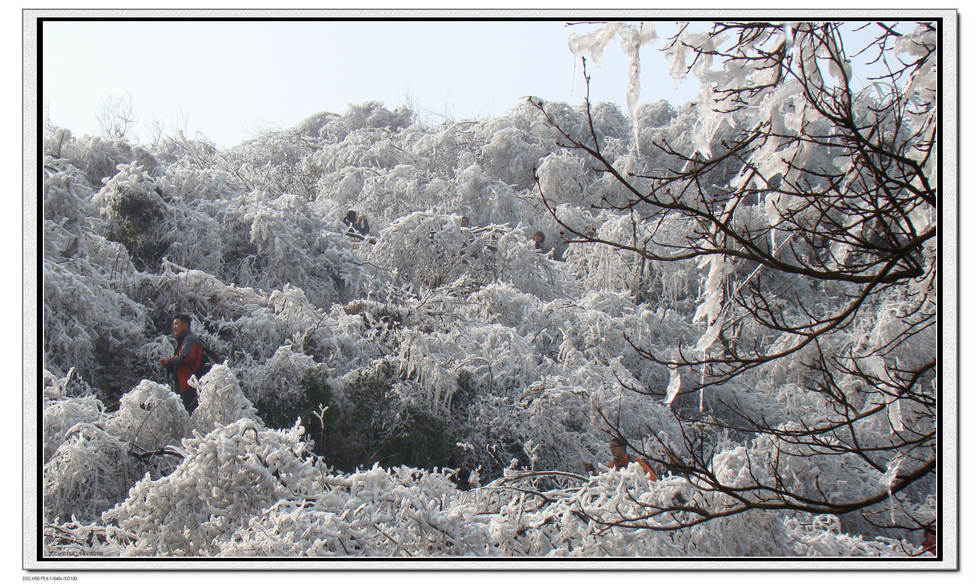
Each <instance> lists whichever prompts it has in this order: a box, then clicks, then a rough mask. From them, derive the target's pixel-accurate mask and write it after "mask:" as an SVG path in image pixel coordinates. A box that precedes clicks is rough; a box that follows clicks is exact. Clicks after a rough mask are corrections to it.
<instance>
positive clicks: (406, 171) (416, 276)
mask: <svg viewBox="0 0 980 588" xmlns="http://www.w3.org/2000/svg"><path fill="white" fill-rule="evenodd" d="M719 26H720V25H719ZM603 30H604V31H605V32H606V33H608V34H607V35H606V36H605V37H603V36H601V35H596V36H594V37H589V38H585V37H581V38H578V39H577V45H576V44H574V43H573V48H574V47H577V48H578V50H580V51H582V52H583V53H585V54H588V53H589V51H593V52H594V51H596V50H597V49H598V48H599V46H600V44H601V43H604V42H608V40H609V39H610V38H612V37H613V36H614V35H620V36H621V37H624V38H631V39H633V42H636V43H638V42H646V41H652V38H649V39H648V38H644V37H642V36H641V37H630V35H631V34H632V33H631V31H632V30H633V29H630V28H629V27H626V26H625V25H624V26H623V27H619V28H608V29H603ZM735 32H736V31H735V30H734V28H732V29H729V28H726V27H721V26H720V28H719V29H718V30H716V31H714V32H713V33H712V35H708V34H701V33H697V34H695V33H682V34H681V35H680V36H679V37H677V39H682V40H683V41H684V42H683V43H682V44H677V42H676V40H675V44H674V45H673V46H672V48H671V49H670V50H671V51H672V53H671V55H673V57H674V58H675V59H676V62H675V66H676V67H675V71H676V73H677V74H678V75H684V74H685V72H686V74H687V75H692V76H699V79H701V80H702V81H703V83H704V84H705V87H706V88H707V87H709V86H708V84H710V85H712V86H714V87H715V92H716V95H715V97H714V98H712V97H711V93H710V92H708V93H707V94H706V98H705V99H704V100H703V101H702V102H700V103H697V104H691V105H687V106H684V107H675V106H672V105H670V104H668V103H666V102H664V101H661V102H659V103H655V104H637V105H633V104H632V103H631V105H630V106H631V109H632V111H631V112H625V113H624V112H621V111H620V110H619V109H618V108H617V107H616V106H614V105H611V104H588V103H583V104H581V105H577V106H569V105H566V104H560V103H542V102H540V101H539V100H537V99H534V98H530V99H528V100H527V101H526V102H523V103H521V104H517V105H515V107H514V108H513V109H512V110H511V111H510V112H509V113H507V114H506V115H505V116H501V117H499V118H491V119H486V120H459V121H446V122H444V123H442V124H437V125H433V124H422V123H420V122H419V121H418V120H417V117H416V116H415V114H414V113H413V112H411V111H410V110H408V109H406V108H390V107H385V106H383V105H381V104H378V103H367V104H360V105H353V106H351V107H350V108H349V109H348V110H347V111H346V112H343V113H327V112H324V113H318V114H314V115H312V116H310V117H308V118H307V119H305V120H303V121H302V122H300V123H299V124H297V125H296V126H294V127H292V128H289V129H285V130H281V131H275V132H269V133H266V134H263V135H261V136H258V137H255V138H253V139H251V140H248V141H245V142H243V143H242V144H240V145H237V146H235V147H233V148H230V149H224V150H221V149H217V148H216V147H215V146H214V145H212V144H211V143H209V142H208V141H207V140H206V139H203V138H189V137H186V136H184V135H183V134H178V135H177V136H175V137H164V138H161V139H160V140H159V141H157V142H155V143H153V144H149V145H137V144H132V143H130V142H127V141H126V140H112V141H111V140H106V139H101V138H97V137H91V136H82V137H78V136H74V135H73V134H72V133H71V132H70V131H69V130H67V129H60V128H56V127H49V128H48V129H47V131H46V133H45V136H44V155H43V194H42V199H41V207H42V210H41V213H42V214H41V218H42V222H43V233H42V234H43V324H42V328H43V336H42V346H43V356H44V365H43V373H44V378H43V380H44V384H43V404H42V407H41V408H42V410H43V423H42V424H41V426H40V427H39V430H40V431H41V434H42V435H43V439H42V443H43V455H42V456H41V460H42V462H43V463H42V467H43V480H44V487H43V496H41V497H40V498H42V499H43V516H44V528H43V536H44V545H43V549H44V553H45V554H46V555H50V556H56V557H60V556H69V557H70V556H91V555H96V556H117V555H123V556H209V557H263V556H265V557H269V556H354V555H364V556H382V557H405V556H408V557H412V556H440V555H452V556H469V557H479V556H507V557H513V556H532V557H537V556H593V557H603V556H642V557H681V556H877V557H882V556H883V557H911V556H925V557H931V556H932V554H931V553H929V552H928V551H924V550H923V549H922V547H921V545H920V544H921V537H922V530H923V529H924V528H926V527H928V526H931V525H935V524H936V517H937V514H936V509H937V505H936V502H937V490H936V459H937V457H936V436H937V420H936V402H937V398H938V396H939V391H938V389H937V387H938V383H937V377H938V373H937V368H936V345H937V337H938V335H937V326H936V309H937V304H938V303H937V295H936V283H935V282H936V280H935V278H936V276H937V275H938V272H939V267H938V259H937V254H936V250H937V238H936V224H937V214H936V190H935V185H936V183H935V182H936V179H935V163H934V156H933V155H932V150H933V146H934V142H935V135H934V131H935V128H936V124H937V122H936V118H935V111H936V107H937V100H936V95H935V71H934V69H935V55H934V54H933V53H934V51H935V38H934V37H935V33H934V31H931V30H930V29H929V28H928V27H927V26H923V27H920V28H919V29H917V30H916V31H915V33H913V34H910V35H906V36H903V37H898V38H891V37H888V36H887V35H886V37H887V42H888V45H887V46H888V48H889V49H888V50H889V52H890V54H901V55H904V56H905V57H906V61H911V62H912V63H913V65H911V66H909V69H908V70H906V71H903V72H901V73H900V74H896V76H895V79H894V80H893V82H894V83H893V86H894V89H895V92H896V93H895V94H894V95H884V94H882V95H871V94H870V93H865V92H854V93H850V92H845V91H843V90H842V86H841V85H840V83H839V81H840V80H841V79H843V78H844V77H846V75H849V74H844V73H843V70H842V69H841V68H840V67H837V66H835V65H834V64H835V63H836V62H835V61H834V56H835V54H834V52H833V51H831V50H829V49H828V45H827V44H826V42H827V40H828V38H829V39H834V38H835V37H834V36H833V35H830V36H829V37H828V36H827V35H826V31H825V30H823V29H819V28H817V27H813V28H807V26H806V25H801V26H800V27H799V28H797V29H795V30H790V29H788V28H786V29H784V27H783V26H782V25H772V26H771V27H769V28H768V29H765V30H756V31H750V32H752V34H754V35H758V36H756V37H751V36H749V35H747V34H746V35H743V36H738V35H735V34H733V33H735ZM742 32H743V33H745V32H746V31H742ZM726 33H727V37H726V39H727V40H724V39H723V38H722V37H721V35H722V34H726ZM685 35H687V36H685ZM715 35H717V36H715ZM661 36H663V35H661ZM734 39H737V40H734ZM667 43H668V46H670V41H668V42H667ZM787 46H792V47H794V49H793V50H792V51H789V52H784V51H783V49H782V48H785V47H787ZM896 48H897V49H896ZM930 48H931V49H930ZM710 51H723V52H726V54H728V55H743V56H744V55H746V54H752V55H756V56H757V55H758V54H759V53H762V54H765V55H767V56H768V57H766V59H770V60H773V61H774V62H778V63H783V62H785V64H786V65H785V72H788V73H784V74H777V73H774V72H775V69H774V68H773V67H764V65H765V62H762V61H753V60H748V59H747V58H746V61H745V62H742V63H739V62H738V61H737V60H733V61H728V62H724V63H721V61H720V60H718V61H715V62H712V61H710V59H708V58H707V57H706V56H707V55H708V53H710ZM753 51H755V52H757V53H752V52H753ZM909 56H911V58H914V59H909ZM808 60H809V61H808ZM930 60H931V61H930ZM770 65H771V64H770ZM835 67H837V69H835ZM930 72H931V73H930ZM780 76H782V77H780ZM930 76H931V77H930ZM825 77H826V81H824V78H825ZM818 79H819V80H820V81H821V85H818V84H816V80H818ZM834 80H837V81H834ZM725 88H731V89H732V90H731V91H730V92H725ZM735 89H737V90H738V91H735ZM841 112H846V113H848V116H849V117H850V118H847V119H844V118H842V117H841V116H840V113H841ZM882 113H884V114H882ZM896 120H897V122H895V121H896ZM889 125H891V126H889ZM869 129H870V130H869ZM930 141H932V143H930ZM348 211H355V212H356V213H361V214H363V215H364V216H365V217H366V220H367V222H368V225H369V227H370V228H369V231H367V234H366V235H361V234H360V233H356V232H353V231H350V230H349V229H348V227H347V225H345V224H344V222H343V220H342V219H343V218H344V217H345V215H346V214H347V213H348ZM464 217H465V219H466V220H465V221H464ZM539 231H540V232H541V233H543V235H544V239H543V242H542V243H541V244H540V246H536V244H535V240H534V238H533V237H534V234H535V233H536V232H539ZM179 312H184V313H188V314H189V315H191V317H192V318H193V321H192V330H193V332H194V333H195V334H196V335H197V336H198V337H199V338H200V339H201V341H202V342H204V344H205V345H206V346H207V347H208V348H209V349H211V350H213V351H214V352H216V353H217V355H218V356H219V357H220V358H221V361H220V363H218V364H216V365H215V366H214V367H213V368H212V369H211V370H210V372H209V373H208V374H207V375H206V376H204V377H203V378H202V379H200V381H198V380H196V379H194V380H193V381H192V382H193V385H194V386H195V387H196V388H197V391H198V398H199V404H198V407H197V408H196V410H194V411H193V412H192V413H190V414H188V412H187V411H186V410H185V408H184V406H183V404H182V403H181V400H180V397H179V396H178V395H177V394H175V393H174V391H173V382H172V380H169V379H168V376H167V374H166V373H165V372H164V371H163V369H162V368H161V367H160V365H159V363H158V360H159V359H160V358H163V357H169V356H171V355H173V353H174V344H173V339H172V337H170V335H169V332H170V323H171V320H172V319H173V317H174V314H175V313H179ZM618 435H622V436H623V437H625V438H626V439H627V440H628V442H629V445H630V447H629V452H630V454H631V455H634V456H639V455H643V456H645V457H646V459H647V461H648V462H650V463H652V464H654V465H655V466H656V467H657V468H658V469H659V470H660V471H661V472H662V475H661V476H660V477H659V479H657V480H655V481H651V480H648V479H647V477H645V475H644V473H643V471H642V470H641V468H640V467H639V466H638V465H631V466H629V467H628V468H625V469H623V470H620V471H616V470H612V469H610V468H606V467H605V464H606V463H607V462H608V461H609V459H610V455H609V441H610V438H611V437H613V436H618ZM593 468H594V470H595V471H592V470H593Z"/></svg>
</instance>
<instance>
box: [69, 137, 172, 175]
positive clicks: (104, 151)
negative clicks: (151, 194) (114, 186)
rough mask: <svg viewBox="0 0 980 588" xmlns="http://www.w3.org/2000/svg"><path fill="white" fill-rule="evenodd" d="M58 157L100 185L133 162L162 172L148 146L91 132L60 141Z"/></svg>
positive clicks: (152, 171)
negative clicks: (114, 139) (95, 135)
mask: <svg viewBox="0 0 980 588" xmlns="http://www.w3.org/2000/svg"><path fill="white" fill-rule="evenodd" d="M69 135H70V134H69ZM59 157H60V158H62V159H67V160H68V161H70V162H71V164H72V165H73V166H75V167H76V168H78V169H80V170H82V171H83V172H84V173H85V177H86V178H87V179H88V183H89V184H90V185H92V186H101V185H102V184H103V182H104V181H105V180H108V179H109V178H111V177H112V176H114V175H116V172H117V170H118V169H119V166H120V165H130V164H134V165H137V166H139V167H140V168H142V169H144V170H146V172H147V173H150V174H152V175H157V174H158V172H159V171H160V164H159V162H158V161H157V159H156V158H155V157H154V156H153V154H152V153H150V152H149V151H147V150H146V149H145V148H143V147H141V146H139V145H130V144H129V143H127V142H125V141H110V140H106V139H103V138H101V137H92V136H88V135H86V136H84V137H81V138H75V137H70V136H69V137H68V138H66V139H65V140H64V141H63V142H62V144H61V152H60V155H59Z"/></svg>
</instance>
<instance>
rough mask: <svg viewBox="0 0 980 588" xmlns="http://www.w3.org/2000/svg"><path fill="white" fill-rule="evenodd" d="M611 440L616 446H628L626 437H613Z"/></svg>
mask: <svg viewBox="0 0 980 588" xmlns="http://www.w3.org/2000/svg"><path fill="white" fill-rule="evenodd" d="M609 442H610V443H612V444H613V445H615V446H616V447H626V439H625V438H623V437H613V438H612V439H611V440H610V441H609Z"/></svg>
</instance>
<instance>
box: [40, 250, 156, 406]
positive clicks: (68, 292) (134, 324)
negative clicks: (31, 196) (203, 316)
mask: <svg viewBox="0 0 980 588" xmlns="http://www.w3.org/2000/svg"><path fill="white" fill-rule="evenodd" d="M73 265H74V266H75V268H73V267H72V266H73ZM79 265H80V266H81V269H76V268H77V267H78V266H79ZM43 288H44V290H43V291H44V314H43V316H44V321H43V325H44V336H43V349H44V355H45V365H46V366H48V369H55V370H58V371H61V372H66V371H67V370H68V368H70V367H76V368H77V369H78V371H79V372H80V373H81V374H82V375H83V377H85V378H86V379H87V380H88V381H90V382H98V384H100V387H116V386H119V387H122V386H125V385H128V384H129V382H130V381H131V379H132V377H133V376H132V374H131V373H129V368H130V366H131V365H132V363H131V358H130V354H129V353H127V352H126V351H125V350H127V349H133V348H135V347H138V343H137V341H139V337H140V336H141V334H142V330H143V324H144V320H145V309H144V308H143V307H142V305H140V304H139V303H137V302H134V301H133V300H131V299H130V298H129V297H127V296H126V295H125V294H123V293H121V292H120V291H119V289H118V288H117V287H116V286H115V284H114V283H113V282H111V281H110V280H109V279H108V276H104V275H102V273H101V272H99V271H98V270H97V269H95V268H92V267H91V266H90V265H88V264H86V263H84V262H80V263H78V264H61V263H56V262H53V261H50V260H45V261H44V274H43Z"/></svg>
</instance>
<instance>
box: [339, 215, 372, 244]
mask: <svg viewBox="0 0 980 588" xmlns="http://www.w3.org/2000/svg"><path fill="white" fill-rule="evenodd" d="M344 225H346V226H347V235H348V236H350V237H354V238H357V239H364V237H365V236H366V235H367V234H368V233H370V232H371V226H370V225H368V220H367V217H366V216H364V215H363V214H358V213H357V211H356V210H348V211H347V216H345V217H344Z"/></svg>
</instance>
